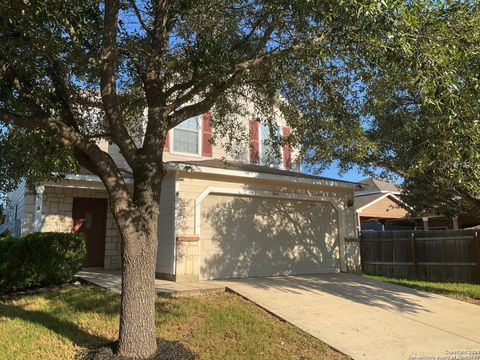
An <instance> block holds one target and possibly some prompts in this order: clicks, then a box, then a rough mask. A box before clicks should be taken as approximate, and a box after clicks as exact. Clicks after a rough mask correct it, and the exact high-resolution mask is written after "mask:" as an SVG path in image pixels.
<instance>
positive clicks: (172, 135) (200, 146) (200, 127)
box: [169, 115, 203, 157]
mask: <svg viewBox="0 0 480 360" xmlns="http://www.w3.org/2000/svg"><path fill="white" fill-rule="evenodd" d="M192 118H198V130H197V131H198V136H197V137H198V153H188V152H183V151H175V150H174V144H175V130H177V129H176V128H177V126H178V125H177V126H175V127H174V128H172V130H171V133H170V149H169V150H170V154H172V155H182V156H194V157H202V153H203V144H202V132H203V119H202V116H201V115H199V116H192V117H191V118H189V119H187V120H190V119H192ZM187 120H185V121H187ZM179 125H180V124H179ZM178 130H182V131H191V132H196V131H195V130H191V129H178Z"/></svg>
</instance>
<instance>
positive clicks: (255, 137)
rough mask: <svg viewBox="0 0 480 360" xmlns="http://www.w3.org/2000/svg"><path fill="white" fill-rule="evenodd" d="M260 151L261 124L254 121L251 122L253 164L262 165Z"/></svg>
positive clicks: (251, 159)
mask: <svg viewBox="0 0 480 360" xmlns="http://www.w3.org/2000/svg"><path fill="white" fill-rule="evenodd" d="M259 151H260V139H259V123H258V121H256V120H252V121H250V162H251V163H252V164H259V163H260V158H259Z"/></svg>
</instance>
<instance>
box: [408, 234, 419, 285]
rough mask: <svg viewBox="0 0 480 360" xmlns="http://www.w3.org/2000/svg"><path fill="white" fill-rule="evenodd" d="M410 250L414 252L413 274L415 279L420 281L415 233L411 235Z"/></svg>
mask: <svg viewBox="0 0 480 360" xmlns="http://www.w3.org/2000/svg"><path fill="white" fill-rule="evenodd" d="M410 248H411V250H412V262H413V274H414V277H415V279H418V269H417V249H416V240H415V233H414V232H412V233H411V234H410Z"/></svg>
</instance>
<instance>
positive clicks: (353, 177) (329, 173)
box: [320, 164, 366, 181]
mask: <svg viewBox="0 0 480 360" xmlns="http://www.w3.org/2000/svg"><path fill="white" fill-rule="evenodd" d="M320 176H325V177H329V178H333V179H341V180H347V181H359V180H362V179H365V177H366V176H365V175H363V174H362V173H361V172H360V171H359V170H357V169H355V168H354V169H352V170H349V171H347V172H346V173H344V174H342V175H340V174H339V169H338V167H337V165H336V164H332V165H330V167H329V168H328V169H325V170H324V171H322V172H321V173H320Z"/></svg>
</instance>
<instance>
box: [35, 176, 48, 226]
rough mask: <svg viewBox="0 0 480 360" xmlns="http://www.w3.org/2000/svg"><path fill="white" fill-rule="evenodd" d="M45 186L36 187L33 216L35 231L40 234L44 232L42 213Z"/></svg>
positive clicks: (38, 185)
mask: <svg viewBox="0 0 480 360" xmlns="http://www.w3.org/2000/svg"><path fill="white" fill-rule="evenodd" d="M44 191H45V185H43V184H37V185H35V213H34V215H33V230H34V231H35V232H39V231H41V230H42V213H43V192H44Z"/></svg>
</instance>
